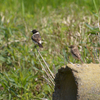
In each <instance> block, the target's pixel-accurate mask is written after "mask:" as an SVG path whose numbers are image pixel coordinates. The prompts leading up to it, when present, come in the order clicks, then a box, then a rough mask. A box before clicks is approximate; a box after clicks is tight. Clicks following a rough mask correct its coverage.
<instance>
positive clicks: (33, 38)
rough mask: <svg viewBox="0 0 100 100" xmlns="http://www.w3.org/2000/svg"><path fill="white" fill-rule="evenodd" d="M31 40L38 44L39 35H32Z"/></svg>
mask: <svg viewBox="0 0 100 100" xmlns="http://www.w3.org/2000/svg"><path fill="white" fill-rule="evenodd" d="M32 40H33V41H35V42H37V43H40V41H41V37H40V35H39V34H35V35H34V34H33V35H32Z"/></svg>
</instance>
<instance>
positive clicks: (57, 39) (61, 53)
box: [0, 0, 100, 100]
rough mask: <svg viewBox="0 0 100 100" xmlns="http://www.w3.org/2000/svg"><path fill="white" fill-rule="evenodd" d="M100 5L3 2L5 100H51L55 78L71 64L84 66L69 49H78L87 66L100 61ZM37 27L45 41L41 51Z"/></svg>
mask: <svg viewBox="0 0 100 100" xmlns="http://www.w3.org/2000/svg"><path fill="white" fill-rule="evenodd" d="M99 5H100V0H81V1H80V0H76V1H75V0H49V1H48V0H0V90H1V91H0V100H45V98H47V99H48V100H51V99H52V93H53V88H54V80H53V75H55V73H57V70H58V69H59V68H60V67H61V66H63V65H66V64H67V63H69V62H72V63H80V61H77V60H74V59H73V57H72V55H71V54H70V50H69V48H68V46H69V45H72V44H73V45H77V46H78V47H79V50H80V53H81V56H82V60H83V61H84V63H91V62H92V63H100V56H99V55H100V34H99V33H100V26H99V24H100V23H99V20H100V19H99V14H100V12H99V8H100V6H99ZM32 29H37V30H38V31H39V32H40V34H41V37H42V40H43V46H44V48H43V49H39V48H38V49H39V52H38V51H37V50H36V49H34V43H33V42H32V40H31V36H32V33H31V32H30V31H31V30H32ZM41 55H42V57H43V58H41ZM43 60H45V61H43ZM48 67H49V71H48ZM45 70H46V71H45ZM50 70H51V72H50ZM46 72H47V73H46ZM52 73H53V75H52Z"/></svg>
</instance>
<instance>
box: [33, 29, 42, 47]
mask: <svg viewBox="0 0 100 100" xmlns="http://www.w3.org/2000/svg"><path fill="white" fill-rule="evenodd" d="M31 32H32V33H33V35H32V37H31V39H32V40H33V42H34V43H35V44H37V45H38V46H39V47H40V48H43V46H42V41H41V36H40V33H39V31H37V30H36V29H34V30H32V31H31Z"/></svg>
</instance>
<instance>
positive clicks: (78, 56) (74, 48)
mask: <svg viewBox="0 0 100 100" xmlns="http://www.w3.org/2000/svg"><path fill="white" fill-rule="evenodd" d="M69 48H70V49H71V54H72V56H73V57H74V58H75V59H78V60H80V61H81V62H82V63H83V61H82V59H81V54H80V52H79V50H78V47H77V46H76V45H71V46H69Z"/></svg>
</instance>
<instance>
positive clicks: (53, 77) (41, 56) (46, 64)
mask: <svg viewBox="0 0 100 100" xmlns="http://www.w3.org/2000/svg"><path fill="white" fill-rule="evenodd" d="M36 49H37V48H36ZM37 51H38V53H39V55H40V56H41V58H42V60H43V62H44V63H45V65H46V67H47V69H48V71H49V72H50V74H51V75H52V77H53V79H54V78H55V77H54V75H53V73H52V72H51V70H50V69H49V66H48V64H47V63H46V61H45V60H44V58H43V57H42V55H41V53H40V52H39V50H38V49H37Z"/></svg>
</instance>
